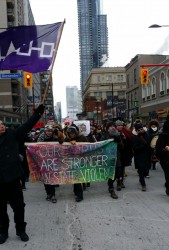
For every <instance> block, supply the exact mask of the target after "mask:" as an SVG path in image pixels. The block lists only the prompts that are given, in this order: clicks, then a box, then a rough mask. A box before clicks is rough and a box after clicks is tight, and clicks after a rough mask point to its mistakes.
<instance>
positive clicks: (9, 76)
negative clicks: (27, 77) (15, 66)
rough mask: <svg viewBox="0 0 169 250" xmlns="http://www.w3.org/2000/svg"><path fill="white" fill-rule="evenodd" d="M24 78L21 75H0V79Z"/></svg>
mask: <svg viewBox="0 0 169 250" xmlns="http://www.w3.org/2000/svg"><path fill="white" fill-rule="evenodd" d="M22 77H23V74H21V73H9V74H0V79H8V78H22Z"/></svg>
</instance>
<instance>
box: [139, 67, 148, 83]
mask: <svg viewBox="0 0 169 250" xmlns="http://www.w3.org/2000/svg"><path fill="white" fill-rule="evenodd" d="M140 82H141V84H148V83H149V81H148V69H147V68H146V69H145V68H141V69H140Z"/></svg>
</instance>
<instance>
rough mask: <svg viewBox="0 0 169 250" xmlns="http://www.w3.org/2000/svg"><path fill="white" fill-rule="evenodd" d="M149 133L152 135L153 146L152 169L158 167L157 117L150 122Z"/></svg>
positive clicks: (151, 143) (151, 144)
mask: <svg viewBox="0 0 169 250" xmlns="http://www.w3.org/2000/svg"><path fill="white" fill-rule="evenodd" d="M147 132H148V135H149V137H150V146H151V165H152V169H153V170H155V169H156V163H157V162H158V159H157V156H156V147H155V146H156V141H157V139H158V135H159V122H158V121H157V120H155V119H152V120H151V121H150V122H149V126H148V131H147Z"/></svg>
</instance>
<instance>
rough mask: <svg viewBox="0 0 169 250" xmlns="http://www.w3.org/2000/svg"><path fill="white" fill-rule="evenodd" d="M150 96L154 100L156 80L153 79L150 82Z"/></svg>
mask: <svg viewBox="0 0 169 250" xmlns="http://www.w3.org/2000/svg"><path fill="white" fill-rule="evenodd" d="M151 95H152V97H153V98H154V97H155V96H156V79H155V77H153V79H152V81H151Z"/></svg>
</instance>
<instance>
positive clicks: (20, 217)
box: [0, 104, 44, 244]
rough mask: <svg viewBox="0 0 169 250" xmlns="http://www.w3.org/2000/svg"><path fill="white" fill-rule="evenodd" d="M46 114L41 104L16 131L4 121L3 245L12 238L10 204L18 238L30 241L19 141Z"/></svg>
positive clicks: (0, 158) (0, 145)
mask: <svg viewBox="0 0 169 250" xmlns="http://www.w3.org/2000/svg"><path fill="white" fill-rule="evenodd" d="M43 112H44V105H43V104H41V105H39V106H38V107H37V108H36V109H35V110H34V114H33V115H32V116H31V117H30V118H29V119H28V121H27V122H26V123H24V124H23V125H21V126H20V127H18V128H16V129H15V130H14V129H11V128H6V127H5V125H4V124H3V122H2V121H0V244H3V243H5V241H6V240H7V238H8V228H9V216H8V214H7V203H9V204H10V206H11V208H12V209H13V212H14V222H15V228H16V235H17V236H19V237H20V239H21V240H22V241H28V240H29V236H28V235H27V234H26V224H27V223H26V222H25V220H24V217H25V203H24V197H23V191H22V187H21V182H20V180H21V177H22V175H23V170H22V167H21V161H20V157H19V142H20V141H21V140H22V138H23V137H24V136H25V135H26V134H27V133H28V132H29V131H30V130H31V129H32V128H33V126H34V125H35V124H36V123H37V121H38V120H39V119H40V118H41V115H42V114H43Z"/></svg>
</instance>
